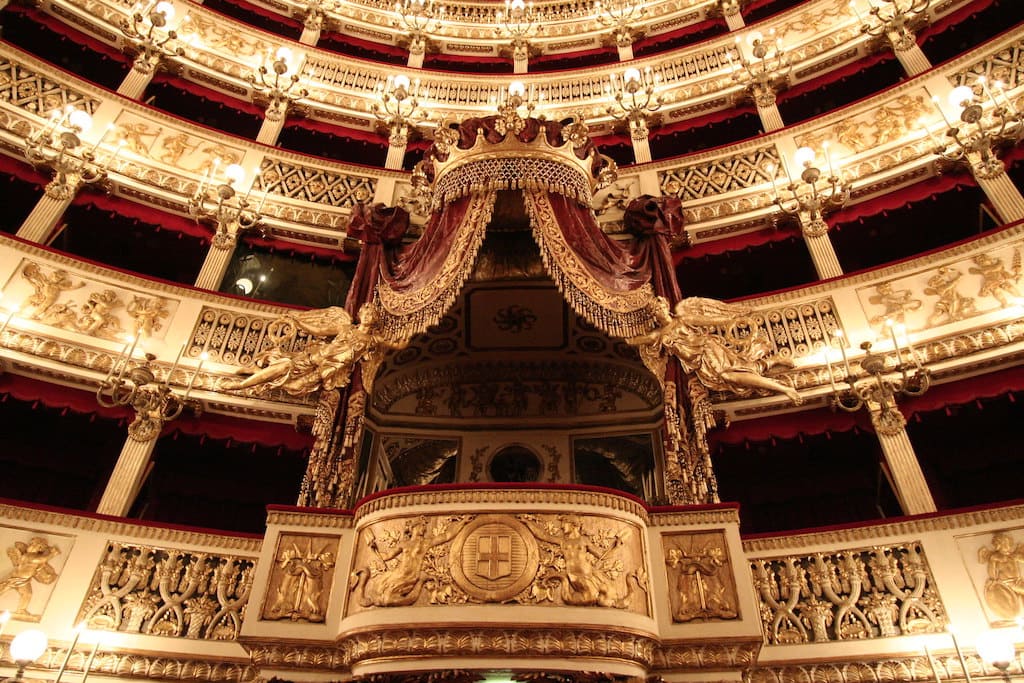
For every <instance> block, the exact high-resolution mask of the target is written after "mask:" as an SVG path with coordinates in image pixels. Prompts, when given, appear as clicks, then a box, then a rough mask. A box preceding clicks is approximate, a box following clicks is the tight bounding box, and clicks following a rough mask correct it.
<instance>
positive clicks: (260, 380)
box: [222, 304, 402, 396]
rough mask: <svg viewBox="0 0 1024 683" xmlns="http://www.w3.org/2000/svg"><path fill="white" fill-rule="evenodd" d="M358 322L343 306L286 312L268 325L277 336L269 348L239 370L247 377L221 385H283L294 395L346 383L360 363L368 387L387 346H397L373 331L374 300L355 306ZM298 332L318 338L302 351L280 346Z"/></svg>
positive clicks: (231, 387) (274, 386) (257, 389)
mask: <svg viewBox="0 0 1024 683" xmlns="http://www.w3.org/2000/svg"><path fill="white" fill-rule="evenodd" d="M359 320H360V322H359V324H358V325H357V324H355V323H354V322H353V321H352V317H351V316H350V315H349V314H348V312H347V311H346V310H345V309H344V308H341V307H338V306H331V307H329V308H322V309H315V310H311V311H301V312H296V313H290V314H288V315H286V316H284V317H282V318H279V319H278V320H276V321H274V323H271V327H272V328H276V329H277V330H278V331H279V332H278V338H277V340H276V343H275V344H274V345H272V346H271V347H270V348H269V349H267V350H265V351H262V352H261V353H259V354H257V355H256V357H255V358H254V359H253V362H252V363H251V364H250V365H248V366H246V367H244V368H242V369H240V370H239V371H238V374H241V375H249V377H247V378H246V379H244V380H238V381H230V382H226V383H224V384H223V385H222V386H223V388H225V389H248V388H250V387H252V388H254V389H256V391H266V390H268V389H272V388H281V389H283V390H284V391H285V393H287V394H290V395H292V396H304V395H306V394H310V393H312V392H314V391H317V390H319V389H336V388H339V387H344V386H347V385H348V383H349V380H350V379H351V377H352V371H353V370H354V369H355V366H356V364H357V363H359V362H363V363H366V364H367V365H368V368H367V371H366V372H365V373H364V378H363V379H364V383H365V384H366V386H367V388H368V389H369V388H370V386H371V384H372V381H373V376H374V375H375V374H376V371H377V368H378V367H379V365H380V363H381V362H382V360H383V356H384V352H385V351H386V350H388V349H397V348H401V347H402V345H400V344H394V343H392V342H390V341H388V340H386V339H384V338H383V337H381V336H380V335H379V334H378V333H377V332H375V331H374V329H373V328H374V325H375V323H376V314H375V312H374V308H373V305H372V304H367V305H364V306H363V307H362V308H361V309H360V310H359ZM298 330H303V331H305V332H308V333H309V334H311V335H314V336H316V337H325V338H327V339H311V340H310V341H309V342H308V343H307V344H306V347H305V348H303V349H301V350H300V351H292V352H288V351H284V350H282V346H283V345H284V344H285V343H286V342H287V341H290V340H292V339H294V338H295V335H296V334H297V332H298Z"/></svg>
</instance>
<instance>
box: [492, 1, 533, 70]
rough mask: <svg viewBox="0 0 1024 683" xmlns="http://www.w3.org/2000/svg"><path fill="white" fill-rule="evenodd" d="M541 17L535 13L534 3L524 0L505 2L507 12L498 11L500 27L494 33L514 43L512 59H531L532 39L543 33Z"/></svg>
mask: <svg viewBox="0 0 1024 683" xmlns="http://www.w3.org/2000/svg"><path fill="white" fill-rule="evenodd" d="M539 19H540V15H539V14H538V13H537V12H536V11H534V9H533V3H532V2H531V3H526V2H524V1H523V0H505V10H504V11H502V10H498V13H497V20H498V27H497V28H495V29H494V33H495V35H496V36H498V37H499V38H508V39H509V40H510V41H511V43H512V58H513V59H514V60H515V61H525V60H527V59H529V57H530V38H533V37H534V36H536V35H537V34H538V33H541V32H543V30H544V27H543V26H542V25H540V24H539Z"/></svg>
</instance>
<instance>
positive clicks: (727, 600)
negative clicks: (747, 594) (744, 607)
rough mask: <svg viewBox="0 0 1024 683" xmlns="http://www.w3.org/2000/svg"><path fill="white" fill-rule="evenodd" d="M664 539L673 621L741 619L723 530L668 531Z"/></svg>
mask: <svg viewBox="0 0 1024 683" xmlns="http://www.w3.org/2000/svg"><path fill="white" fill-rule="evenodd" d="M662 542H663V544H664V547H665V566H666V567H667V572H668V584H669V602H670V604H671V607H672V621H674V622H677V623H688V622H691V621H714V620H726V619H737V618H739V599H738V597H737V595H736V580H735V578H734V575H733V567H732V563H731V562H730V561H729V548H728V546H727V545H726V540H725V534H724V533H722V532H721V531H711V532H700V533H680V534H666V535H664V536H663V537H662Z"/></svg>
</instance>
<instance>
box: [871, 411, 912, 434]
mask: <svg viewBox="0 0 1024 683" xmlns="http://www.w3.org/2000/svg"><path fill="white" fill-rule="evenodd" d="M871 424H872V426H874V428H875V431H877V432H878V433H879V434H882V435H884V436H897V435H899V434H901V433H902V432H903V430H904V429H906V426H907V419H906V418H905V417H903V413H901V412H900V411H899V409H898V408H893V407H891V406H882V407H881V408H879V409H878V410H872V411H871Z"/></svg>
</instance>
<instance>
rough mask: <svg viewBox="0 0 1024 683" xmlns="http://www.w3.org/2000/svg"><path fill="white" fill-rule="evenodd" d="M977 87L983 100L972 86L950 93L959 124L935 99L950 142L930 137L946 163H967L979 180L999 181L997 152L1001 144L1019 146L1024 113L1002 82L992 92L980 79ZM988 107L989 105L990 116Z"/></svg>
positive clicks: (985, 82) (1022, 136)
mask: <svg viewBox="0 0 1024 683" xmlns="http://www.w3.org/2000/svg"><path fill="white" fill-rule="evenodd" d="M975 84H976V87H977V89H978V90H980V91H981V95H982V96H979V95H978V94H977V92H976V90H975V88H973V87H971V86H969V85H961V86H958V87H956V88H953V90H952V91H950V93H949V96H948V104H949V107H950V109H953V110H955V111H959V112H960V114H959V122H958V123H954V122H952V121H950V120H949V118H948V117H947V116H946V113H945V111H944V110H943V108H942V107H941V106H940V105H939V100H938V97H936V96H934V95H933V96H932V102H933V103H934V104H935V108H936V109H938V110H939V113H940V114H941V115H942V120H943V121H944V122H945V124H946V126H947V130H946V137H947V138H949V140H948V141H944V142H938V141H936V140H935V138H934V137H932V136H931V133H930V132H929V137H931V140H932V142H933V143H934V144H935V153H936V154H938V155H939V156H940V157H942V158H943V159H946V160H947V161H953V162H966V163H968V164H970V165H971V168H972V169H973V171H974V173H975V174H977V175H978V176H979V177H981V178H995V177H996V176H999V175H1001V174H1002V173H1003V171H1004V167H1003V162H1002V161H1000V160H999V159H998V158H997V157H996V155H995V149H996V147H998V146H999V145H1001V144H1016V143H1017V142H1019V141H1020V140H1021V138H1024V112H1019V111H1017V110H1016V108H1015V107H1014V105H1013V103H1012V102H1011V101H1010V98H1008V97H1007V96H1006V93H1005V92H1004V90H1003V83H1002V82H1001V81H995V82H994V83H993V84H992V87H991V88H990V87H989V84H988V80H987V79H986V78H985V77H984V76H979V77H978V79H977V80H976V81H975ZM985 105H988V110H987V112H986V108H985ZM925 130H927V128H926V129H925ZM950 145H952V148H950Z"/></svg>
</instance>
